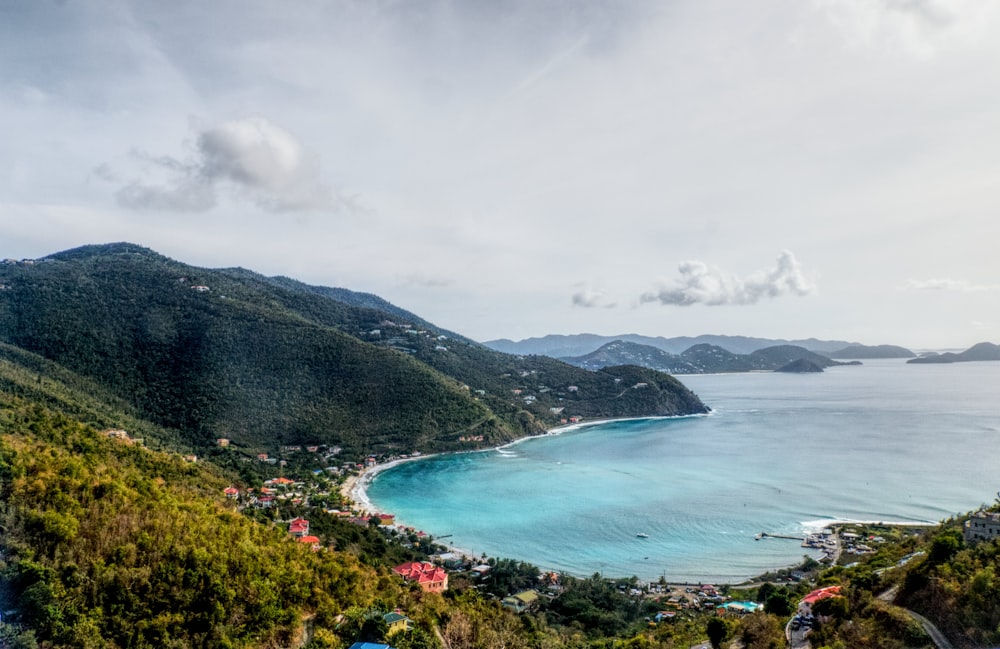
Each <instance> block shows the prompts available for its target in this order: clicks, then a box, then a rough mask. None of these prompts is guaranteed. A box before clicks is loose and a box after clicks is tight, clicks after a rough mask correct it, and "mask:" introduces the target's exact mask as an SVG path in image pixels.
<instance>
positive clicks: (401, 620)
mask: <svg viewBox="0 0 1000 649" xmlns="http://www.w3.org/2000/svg"><path fill="white" fill-rule="evenodd" d="M382 620H383V621H384V622H385V626H386V631H385V637H387V638H388V637H389V636H391V635H393V634H394V633H399V632H401V631H409V630H410V629H412V628H413V620H411V619H410V618H408V617H406V616H405V615H403V614H402V613H400V612H399V611H394V612H392V613H386V614H385V615H383V616H382Z"/></svg>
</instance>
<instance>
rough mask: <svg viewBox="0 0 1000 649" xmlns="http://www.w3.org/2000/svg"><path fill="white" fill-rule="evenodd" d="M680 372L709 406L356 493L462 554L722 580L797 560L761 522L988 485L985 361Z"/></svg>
mask: <svg viewBox="0 0 1000 649" xmlns="http://www.w3.org/2000/svg"><path fill="white" fill-rule="evenodd" d="M680 378H681V379H682V381H683V382H684V383H685V384H686V385H687V386H688V387H690V388H691V389H692V390H694V391H695V392H696V393H698V395H699V396H700V397H701V398H702V400H703V401H705V403H707V404H708V405H710V406H711V407H712V408H713V414H711V415H709V416H701V417H690V418H677V419H641V420H622V421H611V422H606V423H601V424H596V425H592V426H583V427H580V428H576V429H573V430H568V431H565V432H562V433H561V434H559V435H547V436H542V437H538V438H532V439H528V440H524V441H523V442H521V443H518V444H514V445H510V446H505V447H502V448H499V449H493V450H489V451H483V452H477V453H462V454H449V455H438V456H433V457H428V458H425V459H422V460H419V461H415V462H407V463H403V464H400V465H398V466H394V467H392V468H390V469H388V470H385V471H382V472H380V473H378V474H377V475H376V476H375V477H374V479H373V480H372V482H371V483H370V484H369V485H367V488H366V497H367V498H368V499H370V501H371V502H372V503H373V504H374V506H376V507H378V508H379V509H381V510H384V511H389V512H393V513H394V514H396V516H397V520H398V521H399V522H401V523H404V524H407V525H412V526H414V527H416V528H418V529H422V530H425V531H427V532H428V533H430V534H432V535H434V536H444V535H450V537H449V543H450V544H451V545H454V546H456V547H459V548H463V549H465V550H468V551H470V552H473V553H475V554H479V553H485V554H488V555H490V556H497V557H511V558H516V559H520V560H524V561H528V562H530V563H533V564H536V565H538V566H539V567H541V568H545V569H551V570H557V571H563V572H566V573H569V574H573V575H577V576H587V575H590V574H594V573H601V574H603V575H605V576H608V577H627V576H631V575H636V576H638V577H640V578H642V579H646V580H655V579H658V578H660V577H664V578H666V579H668V580H673V581H691V582H698V581H701V582H720V583H736V582H740V581H743V580H745V579H747V578H749V577H752V576H754V575H757V574H760V573H763V572H765V571H768V570H771V569H775V568H779V567H786V566H789V565H793V564H796V563H798V562H800V561H801V560H802V558H803V555H804V554H807V551H806V550H804V549H803V548H802V547H800V546H799V544H798V543H797V542H795V541H793V540H788V539H778V538H767V539H762V540H760V541H756V540H755V538H754V537H755V536H756V535H757V534H758V533H760V532H762V531H766V532H769V533H774V534H787V535H789V536H801V535H802V534H804V533H806V532H808V531H809V530H811V529H815V528H817V527H822V526H823V525H825V524H827V523H829V522H830V521H834V520H858V521H886V522H926V523H932V522H937V521H939V520H942V519H944V518H947V517H949V516H951V515H953V514H957V513H961V512H965V511H968V510H971V509H975V508H976V507H978V506H979V505H980V504H982V503H984V502H991V501H992V500H993V499H994V498H995V497H996V491H997V489H1000V474H997V473H996V470H995V468H996V467H997V466H1000V399H998V398H997V397H998V396H1000V394H998V393H1000V363H962V364H953V365H906V364H905V363H904V362H903V361H899V360H891V361H890V360H881V361H865V364H864V365H861V366H850V367H835V368H830V369H828V370H827V371H826V372H824V373H822V374H809V375H800V374H782V373H747V374H724V375H700V376H697V375H696V376H684V377H680ZM640 534H642V535H645V536H640Z"/></svg>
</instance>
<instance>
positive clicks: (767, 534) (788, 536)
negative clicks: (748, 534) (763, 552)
mask: <svg viewBox="0 0 1000 649" xmlns="http://www.w3.org/2000/svg"><path fill="white" fill-rule="evenodd" d="M754 538H755V539H756V540H758V541H759V540H761V539H789V540H791V541H805V540H806V537H804V536H792V535H791V534H771V533H770V532H761V533H760V534H758V535H757V536H755V537H754Z"/></svg>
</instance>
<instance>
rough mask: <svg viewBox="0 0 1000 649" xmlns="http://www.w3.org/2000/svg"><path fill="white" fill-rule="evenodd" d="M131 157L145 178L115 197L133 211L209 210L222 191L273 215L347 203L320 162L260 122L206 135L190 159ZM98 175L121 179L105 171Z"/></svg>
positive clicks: (137, 154) (239, 122)
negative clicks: (324, 174)
mask: <svg viewBox="0 0 1000 649" xmlns="http://www.w3.org/2000/svg"><path fill="white" fill-rule="evenodd" d="M132 156H133V158H134V160H136V161H137V162H138V163H139V165H140V171H141V173H142V177H141V178H134V179H132V180H131V181H129V182H127V183H126V184H125V185H124V186H123V187H121V188H120V189H119V190H118V192H117V193H116V198H117V200H118V202H119V204H121V205H122V206H124V207H127V208H130V209H137V210H147V209H153V210H167V211H183V212H203V211H207V210H210V209H212V208H213V207H215V206H216V204H217V203H218V197H219V193H220V192H223V191H229V192H231V193H232V194H233V195H234V196H236V197H238V198H240V199H243V200H249V201H251V202H253V203H255V204H256V205H257V206H259V207H261V208H262V209H265V210H267V211H271V212H286V211H308V210H319V211H334V210H336V209H337V208H338V207H339V206H341V205H342V204H343V203H344V201H343V200H341V199H339V198H338V197H336V196H335V195H334V193H333V192H332V191H331V190H330V188H329V187H327V186H326V185H325V184H324V183H323V182H322V180H321V179H320V164H319V158H318V156H316V155H315V154H313V153H311V152H310V151H308V150H307V149H306V148H305V147H304V146H303V145H302V144H301V143H300V142H299V141H298V140H297V139H296V138H295V137H294V136H293V135H292V134H291V133H289V132H288V131H286V130H284V129H282V128H280V127H278V126H276V125H274V124H272V123H271V122H269V121H268V120H266V119H264V118H262V117H251V118H248V119H243V120H236V121H231V122H226V123H224V124H221V125H219V126H215V127H213V128H210V129H207V130H204V131H202V132H201V133H199V134H198V137H197V140H196V143H195V146H194V153H193V156H192V158H191V159H189V160H178V159H176V158H173V157H171V156H152V155H149V154H147V153H143V152H133V154H132ZM97 173H98V175H100V176H101V177H103V178H105V179H106V180H115V179H116V178H117V174H116V173H115V172H114V171H113V170H111V169H110V167H108V166H107V165H102V166H101V167H99V168H98V170H97ZM150 177H153V178H152V179H150Z"/></svg>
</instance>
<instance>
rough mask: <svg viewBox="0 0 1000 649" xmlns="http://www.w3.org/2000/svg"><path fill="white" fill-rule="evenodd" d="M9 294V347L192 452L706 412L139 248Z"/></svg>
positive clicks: (680, 394)
mask: <svg viewBox="0 0 1000 649" xmlns="http://www.w3.org/2000/svg"><path fill="white" fill-rule="evenodd" d="M0 286H2V289H0V342H2V343H6V344H8V345H10V346H13V347H17V348H19V349H22V350H25V351H28V352H31V353H32V354H35V355H37V356H40V357H42V358H44V359H47V360H49V361H52V362H54V363H57V364H58V365H59V366H61V367H63V368H65V369H66V370H69V371H70V372H72V373H74V374H75V375H77V376H79V377H82V378H85V379H87V380H89V381H91V382H93V384H94V385H95V386H96V387H97V388H98V389H99V391H101V392H103V393H106V394H107V395H110V396H112V397H113V398H115V399H118V400H120V401H122V402H124V404H125V405H126V406H127V407H126V408H124V409H125V410H131V411H133V412H134V414H135V415H136V416H138V417H140V418H142V419H146V420H149V421H152V422H154V423H155V424H157V425H159V426H161V427H163V428H164V429H169V430H172V431H179V432H180V433H181V434H182V435H183V437H184V439H185V440H186V441H187V443H188V444H191V445H194V446H203V445H207V444H209V443H211V441H212V440H214V439H215V438H218V437H226V438H230V439H232V440H233V441H234V442H236V443H239V444H242V445H245V446H250V447H256V448H273V447H274V446H277V445H281V444H301V443H331V444H337V445H340V446H343V447H345V448H347V449H353V450H354V451H357V452H369V451H390V452H392V451H394V452H410V451H413V450H422V451H435V450H446V449H453V448H462V447H463V444H467V442H460V441H459V440H460V439H465V440H469V439H472V440H475V442H474V443H475V444H478V445H486V444H496V443H500V442H503V441H508V440H510V439H514V438H516V437H519V436H522V435H525V434H528V433H534V432H538V431H540V430H543V429H544V428H546V427H548V426H551V425H554V424H557V423H558V422H559V421H560V419H561V417H562V416H563V415H565V416H588V417H593V416H643V415H662V414H689V413H692V412H703V411H704V410H705V407H704V406H703V405H702V404H701V403H700V401H698V399H697V397H695V396H694V395H693V394H691V393H690V392H689V391H687V390H686V389H685V388H683V386H681V385H680V384H679V383H676V382H672V381H671V380H668V379H666V378H664V377H657V376H656V375H655V373H649V374H648V376H646V379H648V380H646V381H645V382H647V383H654V384H657V385H661V384H662V385H663V386H664V389H663V390H660V391H658V392H656V393H653V392H652V391H650V392H649V393H646V395H645V398H643V399H639V398H636V399H632V398H630V399H625V398H623V396H622V390H621V389H620V386H619V383H620V382H621V380H622V377H619V376H617V375H614V374H613V373H608V372H605V373H600V374H597V375H595V374H593V373H591V372H586V371H582V370H579V369H577V368H573V367H571V366H568V365H565V364H563V363H560V362H558V361H554V360H552V359H532V358H528V359H522V358H520V357H515V356H509V355H505V354H500V353H498V352H494V351H491V350H488V349H486V348H485V347H482V346H481V345H478V344H476V343H473V342H472V341H469V340H466V339H463V338H461V337H455V336H454V335H453V334H449V333H447V332H443V331H440V330H437V329H435V328H433V327H432V326H431V325H429V324H428V323H425V322H424V321H419V322H402V321H401V317H403V316H405V315H407V312H404V311H402V310H399V309H389V310H388V311H385V310H380V309H379V308H373V307H374V306H378V307H383V308H388V307H384V305H383V304H382V302H381V301H380V300H379V299H378V298H375V297H374V296H372V297H371V298H367V299H364V300H359V299H357V294H353V293H351V292H349V291H347V292H344V291H337V290H333V289H329V290H327V289H322V288H318V287H309V286H307V285H304V284H299V283H297V282H294V281H291V280H287V279H279V280H274V279H271V278H267V277H264V276H262V275H258V274H256V273H253V272H251V271H247V270H244V269H223V270H209V269H203V268H196V267H192V266H188V265H185V264H182V263H179V262H176V261H173V260H171V259H168V258H166V257H163V256H162V255H159V254H157V253H155V252H153V251H151V250H148V249H145V248H142V247H140V246H136V245H133V244H127V243H121V244H109V245H103V246H85V247H83V248H77V249H74V250H69V251H65V252H62V253H58V254H54V255H51V256H49V257H46V258H44V259H40V260H37V261H36V262H34V263H23V262H20V263H6V264H2V265H0ZM352 296H353V297H352ZM344 300H347V301H344ZM349 302H363V303H365V304H371V305H372V306H359V305H358V304H352V303H349ZM615 379H619V380H618V381H616V380H615ZM637 382H640V381H637ZM570 386H576V387H577V388H580V389H578V390H570V389H569V388H570ZM518 390H520V392H518ZM528 397H532V398H528Z"/></svg>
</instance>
